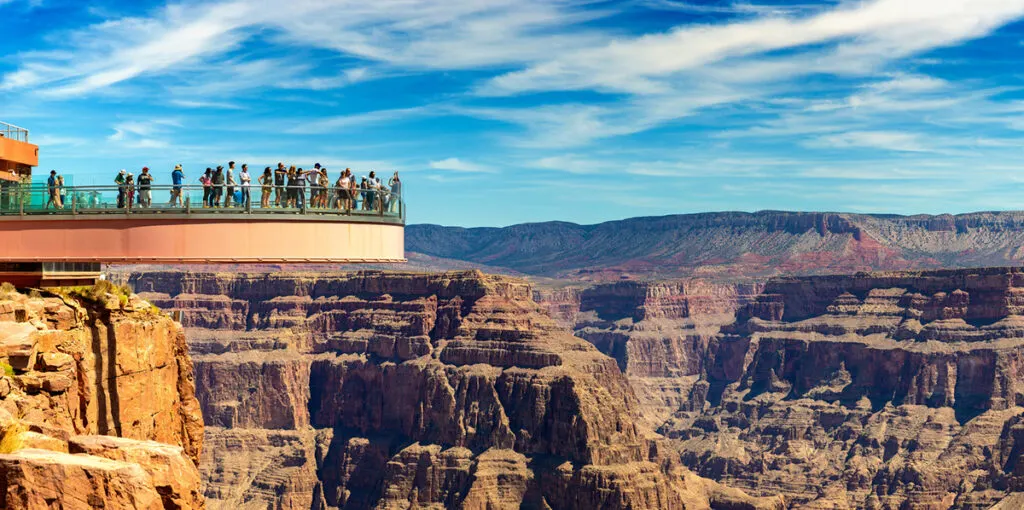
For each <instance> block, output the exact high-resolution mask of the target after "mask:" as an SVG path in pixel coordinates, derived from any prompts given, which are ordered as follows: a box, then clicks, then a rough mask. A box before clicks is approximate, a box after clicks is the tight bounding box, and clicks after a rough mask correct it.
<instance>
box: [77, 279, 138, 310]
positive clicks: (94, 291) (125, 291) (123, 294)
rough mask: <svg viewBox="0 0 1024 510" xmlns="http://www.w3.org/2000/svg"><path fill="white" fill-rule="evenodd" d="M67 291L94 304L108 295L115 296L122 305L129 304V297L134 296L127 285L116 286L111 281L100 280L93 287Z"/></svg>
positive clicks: (81, 287)
mask: <svg viewBox="0 0 1024 510" xmlns="http://www.w3.org/2000/svg"><path fill="white" fill-rule="evenodd" d="M65 291H66V292H67V293H68V294H70V295H73V296H77V297H80V298H82V299H85V300H87V301H92V302H98V301H100V300H101V299H102V298H103V297H104V296H106V295H107V294H113V295H115V296H117V298H118V301H120V302H121V304H122V305H124V304H127V303H128V298H129V296H131V295H132V291H131V289H130V288H129V287H128V286H127V285H115V284H114V283H112V282H110V281H109V280H100V281H98V282H96V284H95V285H93V286H91V287H87V286H80V287H68V288H66V289H65Z"/></svg>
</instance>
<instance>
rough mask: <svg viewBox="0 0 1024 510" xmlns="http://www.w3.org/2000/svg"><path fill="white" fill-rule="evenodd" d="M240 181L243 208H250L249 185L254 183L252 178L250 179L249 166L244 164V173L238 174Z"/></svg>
mask: <svg viewBox="0 0 1024 510" xmlns="http://www.w3.org/2000/svg"><path fill="white" fill-rule="evenodd" d="M238 179H239V180H241V181H242V203H241V204H240V205H241V206H242V207H245V208H248V207H249V200H250V195H249V184H250V183H251V182H252V178H251V177H249V165H246V164H243V165H242V171H241V173H239V174H238Z"/></svg>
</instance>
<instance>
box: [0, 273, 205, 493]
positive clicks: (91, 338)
mask: <svg viewBox="0 0 1024 510" xmlns="http://www.w3.org/2000/svg"><path fill="white" fill-rule="evenodd" d="M108 287H109V289H108ZM108 287H103V286H99V287H97V291H96V292H94V291H93V289H86V290H84V291H82V292H79V293H74V292H64V291H59V292H56V293H54V294H47V295H45V296H40V295H38V294H36V293H33V295H31V296H30V295H25V294H21V293H19V292H17V291H14V290H13V289H12V288H10V287H9V286H4V287H3V288H0V368H2V369H3V375H2V376H0V431H2V434H3V436H2V440H0V486H2V487H4V490H3V491H2V492H0V508H7V509H37V508H64V509H91V508H99V507H103V508H108V509H119V508H133V509H134V508H145V509H170V508H178V509H198V508H204V507H205V503H204V498H203V497H202V493H201V488H200V479H199V472H198V469H197V467H196V466H197V464H198V461H199V457H200V455H201V450H202V440H203V438H202V431H203V423H202V417H201V413H200V410H199V402H198V401H197V400H196V398H195V394H194V382H193V372H192V363H191V361H190V360H189V357H188V347H187V345H186V344H185V337H184V334H183V332H182V330H181V327H180V326H179V325H178V324H177V323H175V322H174V321H172V320H171V319H170V318H168V317H167V316H165V315H163V314H161V313H159V312H158V311H157V310H156V309H155V308H153V307H152V305H150V304H149V303H147V302H145V301H143V300H141V299H138V297H136V296H130V295H127V294H123V293H118V292H117V289H114V288H113V287H110V286H108ZM104 289H108V290H111V291H112V292H106V291H105V290H104ZM79 290H81V289H79ZM86 295H88V297H86Z"/></svg>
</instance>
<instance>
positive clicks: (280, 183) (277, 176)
mask: <svg viewBox="0 0 1024 510" xmlns="http://www.w3.org/2000/svg"><path fill="white" fill-rule="evenodd" d="M286 177H288V170H287V169H286V168H285V167H284V163H281V162H278V163H277V170H274V205H275V206H278V207H283V206H285V204H287V203H288V190H287V189H285V187H284V183H285V178H286Z"/></svg>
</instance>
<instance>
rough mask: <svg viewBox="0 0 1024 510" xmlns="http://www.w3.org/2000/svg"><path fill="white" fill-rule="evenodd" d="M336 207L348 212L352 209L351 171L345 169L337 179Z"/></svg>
mask: <svg viewBox="0 0 1024 510" xmlns="http://www.w3.org/2000/svg"><path fill="white" fill-rule="evenodd" d="M337 186H338V207H340V208H342V209H344V210H346V211H348V210H350V209H352V170H351V169H349V168H346V169H345V171H344V172H342V173H341V177H339V178H338V184H337Z"/></svg>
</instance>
